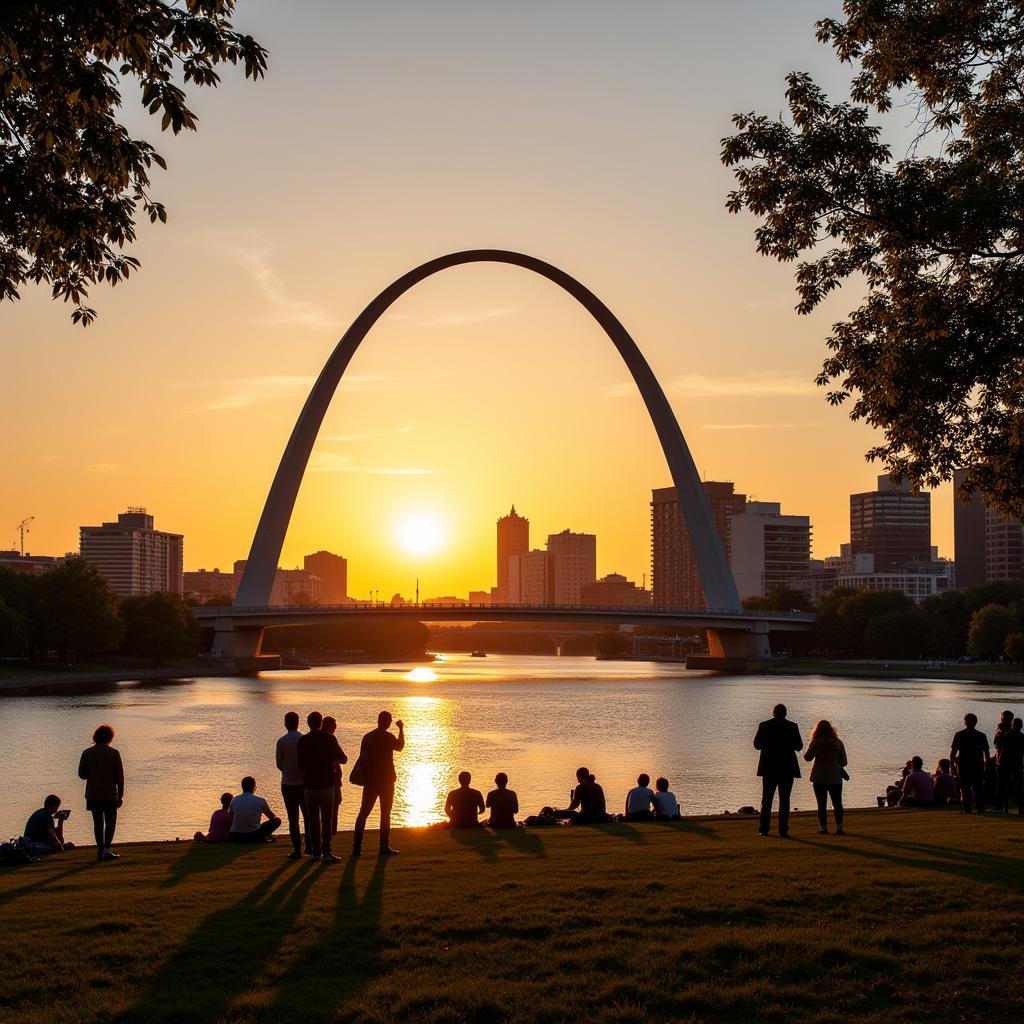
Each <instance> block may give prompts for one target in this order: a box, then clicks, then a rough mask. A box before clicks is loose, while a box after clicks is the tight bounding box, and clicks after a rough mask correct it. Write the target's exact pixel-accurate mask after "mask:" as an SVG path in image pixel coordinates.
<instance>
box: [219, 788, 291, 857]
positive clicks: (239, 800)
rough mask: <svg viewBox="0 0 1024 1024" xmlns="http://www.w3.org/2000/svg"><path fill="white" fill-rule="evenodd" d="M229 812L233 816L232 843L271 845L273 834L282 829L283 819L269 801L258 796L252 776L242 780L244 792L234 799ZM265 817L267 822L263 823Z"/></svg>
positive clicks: (230, 835) (229, 839)
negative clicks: (276, 813)
mask: <svg viewBox="0 0 1024 1024" xmlns="http://www.w3.org/2000/svg"><path fill="white" fill-rule="evenodd" d="M228 811H229V812H230V814H231V830H230V831H229V832H228V841H229V842H232V843H269V842H272V841H273V840H272V838H271V837H272V834H273V833H274V832H276V831H277V830H278V829H279V828H280V827H281V819H280V818H279V817H277V816H276V815H275V814H274V812H273V811H272V810H271V809H270V805H269V804H268V803H267V801H266V800H264V799H263V797H261V796H257V795H256V780H255V779H254V778H253V777H252V776H251V775H246V777H245V778H244V779H242V792H241V793H239V794H238V796H236V797H233V798H232V800H231V803H230V804H229V805H228ZM264 817H265V818H266V819H267V820H266V821H264V822H262V823H261V822H260V819H261V818H264Z"/></svg>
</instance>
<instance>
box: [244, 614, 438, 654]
mask: <svg viewBox="0 0 1024 1024" xmlns="http://www.w3.org/2000/svg"><path fill="white" fill-rule="evenodd" d="M429 636H430V631H429V630H428V629H427V627H426V626H424V625H423V623H421V622H413V621H402V622H372V621H370V622H323V623H317V624H316V625H311V626H283V627H282V628H280V629H268V630H267V631H266V633H265V634H264V639H263V650H264V652H266V653H267V654H274V653H277V652H280V651H290V650H292V649H293V648H295V649H297V650H301V651H308V652H320V653H324V654H329V653H333V654H344V653H349V654H355V653H356V652H363V653H366V654H369V655H372V656H374V657H382V656H388V657H390V656H398V657H413V656H417V655H419V656H422V655H423V653H424V652H425V651H426V648H427V640H428V638H429Z"/></svg>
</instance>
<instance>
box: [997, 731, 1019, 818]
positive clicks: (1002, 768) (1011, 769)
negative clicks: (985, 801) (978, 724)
mask: <svg viewBox="0 0 1024 1024" xmlns="http://www.w3.org/2000/svg"><path fill="white" fill-rule="evenodd" d="M995 744H996V747H997V749H998V751H999V791H1000V798H1001V800H1002V808H1003V810H1004V811H1005V812H1006V813H1007V814H1009V813H1010V801H1011V800H1012V801H1013V802H1014V803H1015V804H1016V805H1017V813H1018V814H1021V815H1024V780H1022V776H1024V721H1022V720H1021V719H1019V718H1015V719H1014V720H1013V723H1012V725H1011V726H1010V729H1009V730H1004V731H1003V732H1002V733H1000V734H999V735H998V736H996V739H995Z"/></svg>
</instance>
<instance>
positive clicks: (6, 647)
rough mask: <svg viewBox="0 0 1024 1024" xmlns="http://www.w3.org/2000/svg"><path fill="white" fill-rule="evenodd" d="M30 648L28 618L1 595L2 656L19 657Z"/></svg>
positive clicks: (0, 629) (0, 647)
mask: <svg viewBox="0 0 1024 1024" xmlns="http://www.w3.org/2000/svg"><path fill="white" fill-rule="evenodd" d="M28 649H29V620H28V618H27V617H26V616H25V615H23V614H22V613H21V612H20V611H18V610H17V609H16V608H12V607H11V606H10V605H9V604H8V603H7V601H6V600H5V599H4V598H3V597H2V596H0V657H2V658H17V657H20V656H21V655H23V654H26V653H28Z"/></svg>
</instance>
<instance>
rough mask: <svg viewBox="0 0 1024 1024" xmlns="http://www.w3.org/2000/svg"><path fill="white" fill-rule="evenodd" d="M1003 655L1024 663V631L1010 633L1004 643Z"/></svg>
mask: <svg viewBox="0 0 1024 1024" xmlns="http://www.w3.org/2000/svg"><path fill="white" fill-rule="evenodd" d="M1003 657H1004V658H1006V660H1007V661H1012V662H1014V664H1017V665H1024V633H1010V634H1009V636H1007V638H1006V643H1004V644H1003Z"/></svg>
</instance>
